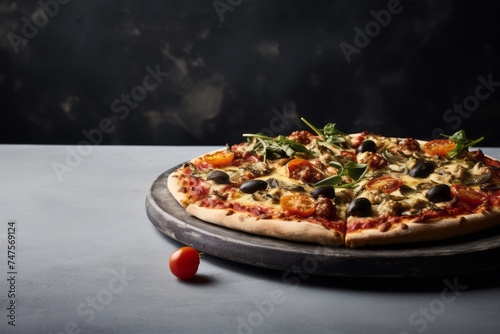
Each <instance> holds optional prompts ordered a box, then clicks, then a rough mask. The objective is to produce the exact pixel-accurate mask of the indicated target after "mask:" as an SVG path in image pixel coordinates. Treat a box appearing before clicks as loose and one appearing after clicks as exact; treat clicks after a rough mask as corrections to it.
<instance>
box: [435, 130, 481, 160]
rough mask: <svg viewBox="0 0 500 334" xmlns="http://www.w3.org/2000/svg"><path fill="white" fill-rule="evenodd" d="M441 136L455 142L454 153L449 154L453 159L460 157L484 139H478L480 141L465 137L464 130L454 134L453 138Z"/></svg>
mask: <svg viewBox="0 0 500 334" xmlns="http://www.w3.org/2000/svg"><path fill="white" fill-rule="evenodd" d="M441 136H443V137H446V138H448V139H451V140H453V141H454V142H455V148H454V149H453V151H451V152H448V155H447V156H448V158H450V159H453V158H454V157H456V156H458V155H460V154H461V153H462V152H463V151H466V150H467V149H468V148H469V147H471V146H474V145H476V144H477V143H479V142H481V141H482V140H483V139H484V137H481V138H478V139H474V140H473V139H469V138H467V136H466V135H465V131H464V130H460V131H457V132H455V133H454V134H452V135H451V136H449V135H445V134H441Z"/></svg>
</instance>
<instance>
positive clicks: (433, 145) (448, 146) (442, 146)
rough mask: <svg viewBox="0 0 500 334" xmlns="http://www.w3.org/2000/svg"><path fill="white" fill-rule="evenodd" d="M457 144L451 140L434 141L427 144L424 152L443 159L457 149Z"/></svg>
mask: <svg viewBox="0 0 500 334" xmlns="http://www.w3.org/2000/svg"><path fill="white" fill-rule="evenodd" d="M455 146H456V144H455V142H454V141H453V140H451V139H434V140H431V141H429V142H427V143H425V145H424V147H423V150H424V152H425V153H427V154H429V155H437V156H439V157H443V156H445V155H447V154H448V153H449V152H451V151H453V149H455Z"/></svg>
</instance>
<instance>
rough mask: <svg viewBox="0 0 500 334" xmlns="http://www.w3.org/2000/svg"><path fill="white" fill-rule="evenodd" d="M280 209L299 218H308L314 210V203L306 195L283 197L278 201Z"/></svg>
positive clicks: (312, 199)
mask: <svg viewBox="0 0 500 334" xmlns="http://www.w3.org/2000/svg"><path fill="white" fill-rule="evenodd" d="M280 205H281V207H282V208H283V209H284V210H286V211H288V212H289V213H291V214H293V215H297V216H301V217H308V216H310V215H312V214H313V213H314V211H315V210H316V201H315V200H314V198H312V197H311V196H308V195H301V194H294V195H287V196H283V197H281V199H280Z"/></svg>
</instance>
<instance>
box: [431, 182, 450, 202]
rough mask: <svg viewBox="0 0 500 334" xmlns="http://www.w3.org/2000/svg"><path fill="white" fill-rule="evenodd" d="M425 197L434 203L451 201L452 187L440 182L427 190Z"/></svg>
mask: <svg viewBox="0 0 500 334" xmlns="http://www.w3.org/2000/svg"><path fill="white" fill-rule="evenodd" d="M425 197H427V199H428V200H429V201H431V202H433V203H439V202H448V201H451V198H452V196H451V189H450V187H449V186H448V185H446V184H438V185H436V186H434V187H432V188H431V189H429V190H427V192H426V193H425Z"/></svg>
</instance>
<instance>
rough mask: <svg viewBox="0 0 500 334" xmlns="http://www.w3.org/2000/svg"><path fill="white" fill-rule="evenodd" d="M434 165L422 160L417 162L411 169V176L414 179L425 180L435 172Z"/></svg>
mask: <svg viewBox="0 0 500 334" xmlns="http://www.w3.org/2000/svg"><path fill="white" fill-rule="evenodd" d="M434 168H435V166H434V164H433V163H432V162H430V161H425V159H423V158H420V159H418V160H417V163H416V164H415V166H414V167H413V168H412V169H411V171H410V175H411V176H413V177H418V178H424V177H427V176H429V175H431V173H432V172H434Z"/></svg>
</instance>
